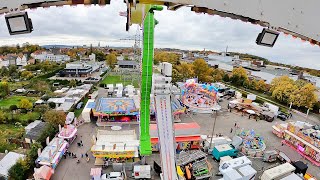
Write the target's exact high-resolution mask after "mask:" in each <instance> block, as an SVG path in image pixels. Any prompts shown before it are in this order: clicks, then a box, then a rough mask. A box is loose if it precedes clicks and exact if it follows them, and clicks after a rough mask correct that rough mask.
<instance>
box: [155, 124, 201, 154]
mask: <svg viewBox="0 0 320 180" xmlns="http://www.w3.org/2000/svg"><path fill="white" fill-rule="evenodd" d="M174 131H175V142H176V145H177V152H180V151H181V150H187V149H199V148H200V144H201V143H200V142H201V136H200V126H199V125H198V124H197V123H195V122H194V123H175V124H174ZM150 137H151V145H152V151H159V148H160V147H159V143H158V142H159V139H158V131H157V125H156V124H150Z"/></svg>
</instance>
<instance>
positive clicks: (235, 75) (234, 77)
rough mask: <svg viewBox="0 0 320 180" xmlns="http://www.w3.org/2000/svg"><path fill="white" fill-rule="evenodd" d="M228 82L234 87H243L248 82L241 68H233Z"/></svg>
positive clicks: (245, 73)
mask: <svg viewBox="0 0 320 180" xmlns="http://www.w3.org/2000/svg"><path fill="white" fill-rule="evenodd" d="M230 80H231V82H232V83H233V84H235V85H238V86H239V85H243V83H244V82H245V81H248V75H247V71H246V70H245V69H244V68H243V67H238V68H233V70H232V73H231V77H230Z"/></svg>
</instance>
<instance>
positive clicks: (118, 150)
mask: <svg viewBox="0 0 320 180" xmlns="http://www.w3.org/2000/svg"><path fill="white" fill-rule="evenodd" d="M92 142H93V144H94V145H93V146H92V147H91V152H92V155H93V156H94V157H96V162H101V160H102V161H103V159H105V158H106V159H109V160H110V161H113V162H119V163H122V162H126V161H132V160H133V159H134V158H138V157H139V151H138V150H139V140H138V139H137V135H136V133H135V130H126V131H122V130H121V131H120V130H118V131H108V130H98V133H97V137H93V138H92Z"/></svg>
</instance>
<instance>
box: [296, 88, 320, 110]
mask: <svg viewBox="0 0 320 180" xmlns="http://www.w3.org/2000/svg"><path fill="white" fill-rule="evenodd" d="M315 91H316V87H315V86H314V85H313V84H311V83H307V84H305V85H304V86H303V87H301V88H297V89H296V90H295V91H293V93H292V94H291V95H290V102H292V104H293V105H294V106H298V107H306V108H308V109H312V107H313V106H314V104H315V103H316V102H317V101H318V97H317V95H316V94H315Z"/></svg>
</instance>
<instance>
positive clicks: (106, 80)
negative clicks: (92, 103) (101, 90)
mask: <svg viewBox="0 0 320 180" xmlns="http://www.w3.org/2000/svg"><path fill="white" fill-rule="evenodd" d="M117 83H122V84H123V85H124V86H126V85H131V84H132V83H131V81H123V80H121V78H120V76H114V75H111V76H107V77H105V78H104V79H103V80H102V81H101V83H100V84H114V85H115V84H117ZM132 85H133V86H134V87H136V88H137V87H139V82H138V81H136V80H134V81H133V84H132Z"/></svg>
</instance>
